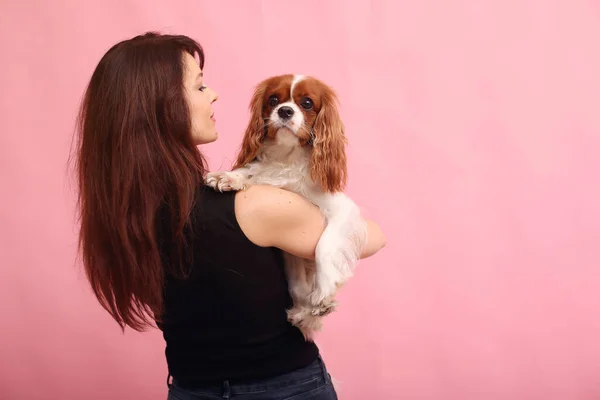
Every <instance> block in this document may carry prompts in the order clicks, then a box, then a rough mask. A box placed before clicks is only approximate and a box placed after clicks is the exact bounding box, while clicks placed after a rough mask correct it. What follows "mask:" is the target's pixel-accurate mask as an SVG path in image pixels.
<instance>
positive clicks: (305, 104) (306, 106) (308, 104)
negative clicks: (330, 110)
mask: <svg viewBox="0 0 600 400" xmlns="http://www.w3.org/2000/svg"><path fill="white" fill-rule="evenodd" d="M300 106H302V108H304V109H305V110H310V109H311V108H313V106H314V104H313V101H312V100H311V99H309V98H308V97H304V98H303V99H302V100H300Z"/></svg>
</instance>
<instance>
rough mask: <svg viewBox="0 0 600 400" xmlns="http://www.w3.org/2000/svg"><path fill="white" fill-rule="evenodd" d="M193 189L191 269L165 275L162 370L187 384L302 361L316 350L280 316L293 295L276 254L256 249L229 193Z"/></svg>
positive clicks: (288, 367)
mask: <svg viewBox="0 0 600 400" xmlns="http://www.w3.org/2000/svg"><path fill="white" fill-rule="evenodd" d="M198 194H199V196H198V199H197V200H196V205H195V207H194V210H193V213H192V218H193V229H194V233H193V235H191V239H192V243H193V250H192V251H191V253H190V254H192V255H193V261H192V268H191V270H190V274H189V275H188V277H187V278H186V279H179V278H175V277H173V276H172V275H170V274H167V275H166V278H165V279H166V282H165V313H164V316H163V322H162V323H161V324H159V328H160V329H161V330H162V331H163V337H164V339H165V341H166V351H165V353H166V359H167V364H168V368H169V373H170V374H171V375H172V376H173V378H174V379H176V380H177V381H178V382H179V384H182V385H187V386H193V385H194V384H203V383H206V382H213V381H217V380H225V379H229V380H236V379H260V378H268V377H271V376H275V375H279V374H282V373H285V372H289V371H292V370H294V369H297V368H301V367H304V366H307V365H309V364H310V363H311V362H313V361H314V360H315V359H316V357H317V355H318V348H317V346H316V345H315V344H314V343H310V342H306V341H305V340H304V338H303V336H302V334H301V333H300V331H299V330H298V329H297V328H295V327H294V326H292V325H291V324H290V323H289V322H288V321H287V315H286V310H287V309H288V308H290V307H291V306H292V300H291V297H290V295H289V293H288V287H287V281H286V278H285V274H284V269H283V258H282V254H281V251H280V250H279V249H275V248H268V247H259V246H257V245H255V244H253V243H252V242H250V240H249V239H248V238H247V237H246V236H245V235H244V233H243V232H242V230H241V229H240V226H239V225H238V223H237V219H236V216H235V211H234V196H235V192H225V193H220V192H216V191H214V190H213V189H210V188H208V187H204V186H203V187H201V188H200V189H199V190H198ZM160 239H161V238H160V232H159V240H160ZM163 239H164V238H163Z"/></svg>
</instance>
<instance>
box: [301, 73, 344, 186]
mask: <svg viewBox="0 0 600 400" xmlns="http://www.w3.org/2000/svg"><path fill="white" fill-rule="evenodd" d="M321 85H322V87H323V92H322V93H323V98H322V104H321V110H320V111H319V114H318V115H317V118H316V119H315V124H314V128H313V133H314V140H313V152H312V158H311V163H310V173H311V178H312V179H313V181H314V182H315V183H317V184H318V185H319V186H321V189H322V190H323V191H326V192H338V191H343V190H344V188H345V187H346V177H347V164H346V147H345V146H346V143H347V140H346V136H345V129H344V124H343V122H342V119H341V118H340V115H339V113H338V109H337V102H338V100H337V96H336V94H335V92H334V91H333V89H331V88H330V87H329V86H327V85H325V84H321Z"/></svg>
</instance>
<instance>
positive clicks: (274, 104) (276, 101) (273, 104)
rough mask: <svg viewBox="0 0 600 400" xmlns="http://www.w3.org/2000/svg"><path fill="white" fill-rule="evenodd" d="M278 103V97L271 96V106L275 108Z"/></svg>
mask: <svg viewBox="0 0 600 400" xmlns="http://www.w3.org/2000/svg"><path fill="white" fill-rule="evenodd" d="M277 103H279V99H278V98H277V96H275V95H272V96H269V105H270V106H271V107H275V106H276V105H277Z"/></svg>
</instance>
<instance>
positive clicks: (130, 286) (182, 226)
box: [75, 32, 206, 331]
mask: <svg viewBox="0 0 600 400" xmlns="http://www.w3.org/2000/svg"><path fill="white" fill-rule="evenodd" d="M184 52H187V53H190V54H191V55H193V56H196V57H198V58H199V61H200V67H201V68H202V67H203V66H204V52H203V49H202V48H201V46H200V45H199V44H198V43H197V42H195V41H194V40H192V39H190V38H189V37H187V36H180V35H161V34H158V33H154V32H148V33H146V34H144V35H140V36H136V37H134V38H132V39H129V40H125V41H122V42H120V43H118V44H116V45H114V46H113V47H112V48H110V50H108V52H107V53H106V54H105V55H104V56H103V57H102V59H101V60H100V62H99V64H98V66H97V67H96V69H95V70H94V73H93V75H92V77H91V80H90V82H89V85H88V87H87V90H86V91H85V95H84V98H83V101H82V104H81V108H80V111H79V115H78V120H77V128H78V129H77V132H78V134H77V139H78V140H77V148H76V154H75V167H76V174H77V183H78V199H77V200H78V212H79V219H80V224H81V226H80V231H79V250H80V254H81V257H82V262H83V266H84V269H85V272H86V275H87V278H88V280H89V282H90V284H91V287H92V289H93V291H94V294H95V295H96V297H97V298H98V300H99V301H100V304H101V305H102V307H104V309H106V310H107V311H108V312H109V313H110V314H111V315H112V317H113V318H114V319H115V320H116V321H117V323H118V324H119V325H120V326H121V328H122V329H125V327H126V326H129V327H131V328H132V329H134V330H137V331H141V330H143V329H144V328H145V327H146V326H148V325H153V322H158V321H159V320H160V316H161V314H162V312H163V294H164V293H163V286H164V281H165V273H166V270H167V269H168V268H171V269H172V270H173V271H172V272H173V273H177V272H183V271H182V270H181V268H176V266H175V265H167V264H166V263H164V262H163V261H164V257H163V252H162V251H161V249H160V247H161V245H160V243H159V238H158V237H157V229H158V227H159V225H161V224H163V223H164V224H165V226H167V227H168V229H167V231H168V232H169V235H168V237H166V238H164V240H165V241H166V245H167V246H173V247H177V248H178V249H180V250H181V249H183V248H184V247H185V245H186V243H185V235H184V233H185V232H186V231H187V230H188V229H189V228H190V227H191V225H190V217H189V216H190V212H191V209H192V206H193V203H194V201H195V194H196V192H197V190H196V189H197V187H198V185H199V184H201V182H202V179H203V176H204V172H205V170H206V163H205V160H204V158H203V157H202V155H201V153H200V152H199V150H198V148H197V147H196V146H195V145H194V143H193V141H192V137H191V133H190V132H191V120H190V115H189V111H188V105H187V102H186V98H185V94H184V87H183V76H184V69H185V64H184V57H183V56H184ZM161 210H164V211H165V212H166V213H165V214H164V215H167V216H168V217H167V218H166V221H164V218H163V220H162V221H161V218H159V215H162V214H161ZM173 264H175V263H173Z"/></svg>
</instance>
